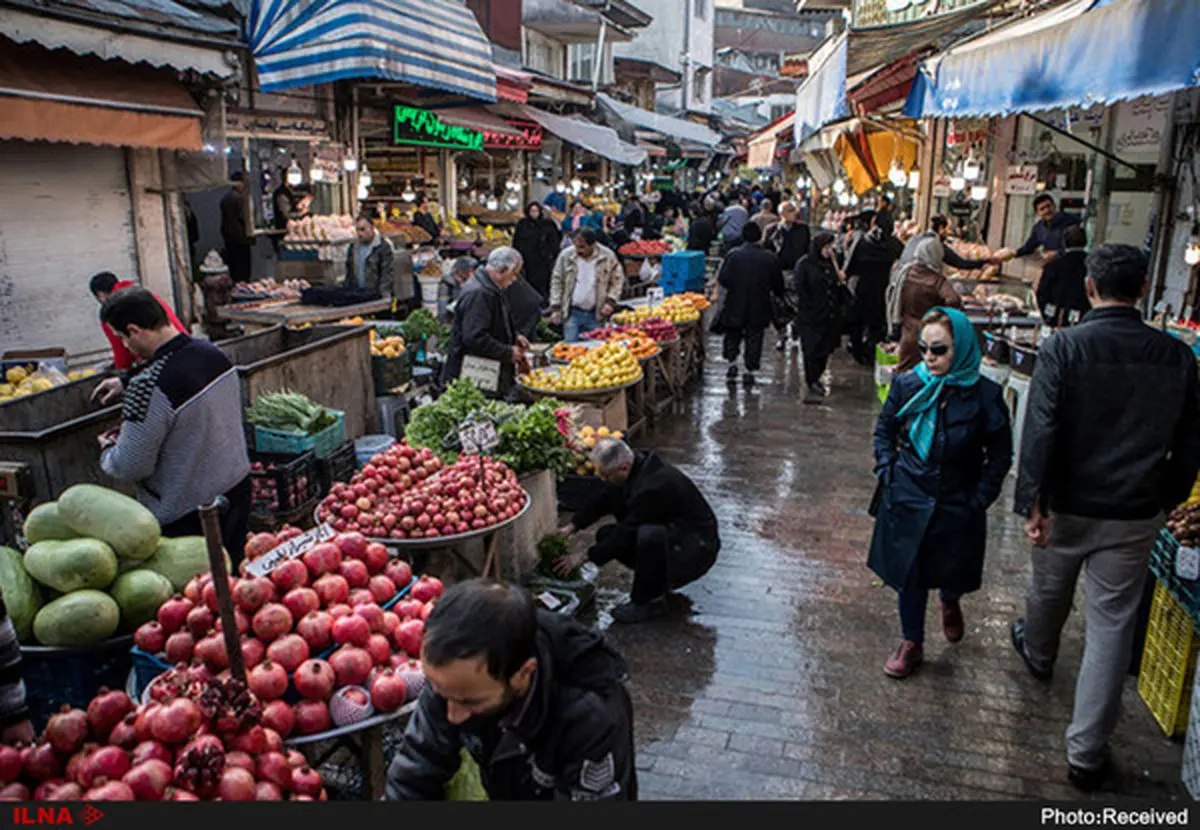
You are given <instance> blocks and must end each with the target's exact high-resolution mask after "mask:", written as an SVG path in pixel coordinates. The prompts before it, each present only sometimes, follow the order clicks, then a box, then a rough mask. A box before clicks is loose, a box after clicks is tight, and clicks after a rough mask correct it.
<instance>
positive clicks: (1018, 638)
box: [1008, 618, 1053, 683]
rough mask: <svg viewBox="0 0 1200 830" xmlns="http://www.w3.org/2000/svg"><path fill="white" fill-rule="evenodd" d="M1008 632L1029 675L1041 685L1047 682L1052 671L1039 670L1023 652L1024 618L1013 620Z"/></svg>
mask: <svg viewBox="0 0 1200 830" xmlns="http://www.w3.org/2000/svg"><path fill="white" fill-rule="evenodd" d="M1008 632H1009V634H1010V635H1011V637H1012V644H1013V648H1014V649H1016V652H1017V654H1019V655H1020V656H1021V660H1023V661H1024V663H1025V668H1027V669H1029V673H1030V674H1032V675H1033V676H1034V677H1035V678H1037V679H1038V680H1040V681H1042V682H1043V683H1046V682H1049V680H1050V678H1051V676H1052V674H1053V672H1052V670H1051V669H1039V668H1038V667H1037V666H1035V665H1034V664H1033V661H1032V660H1030V659H1029V655H1028V654H1027V653H1026V652H1025V620H1024V618H1018V619H1015V620H1013V621H1012V625H1010V626H1009V628H1008Z"/></svg>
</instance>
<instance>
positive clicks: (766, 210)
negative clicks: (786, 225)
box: [750, 199, 779, 236]
mask: <svg viewBox="0 0 1200 830" xmlns="http://www.w3.org/2000/svg"><path fill="white" fill-rule="evenodd" d="M750 221H751V222H753V223H754V224H756V225H758V227H759V230H761V231H762V232H763V235H764V236H765V235H766V233H767V231H768V230H770V229H771V226H772V225H775V224H778V222H779V214H777V213H776V212H775V205H774V203H772V202H771V200H770V199H763V200H762V204H761V205H760V206H759V209H758V213H756V214H754V215H753V216H751V217H750Z"/></svg>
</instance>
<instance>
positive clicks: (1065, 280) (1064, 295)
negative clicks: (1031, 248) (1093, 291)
mask: <svg viewBox="0 0 1200 830" xmlns="http://www.w3.org/2000/svg"><path fill="white" fill-rule="evenodd" d="M1063 245H1064V246H1065V250H1064V251H1063V253H1062V256H1060V257H1057V258H1055V259H1053V260H1051V261H1050V262H1047V263H1046V267H1044V268H1043V269H1042V278H1041V279H1040V280H1038V287H1037V300H1038V308H1039V309H1040V310H1041V312H1042V320H1043V321H1044V322H1045V323H1046V325H1048V326H1052V327H1054V328H1062V327H1064V326H1073V325H1075V324H1076V323H1078V322H1079V321H1080V320H1082V319H1083V315H1085V314H1087V312H1088V310H1089V309H1090V308H1091V304H1090V303H1089V302H1088V295H1087V231H1085V230H1084V229H1083V227H1082V226H1081V225H1072V226H1071V227H1069V228H1067V229H1066V230H1065V231H1063Z"/></svg>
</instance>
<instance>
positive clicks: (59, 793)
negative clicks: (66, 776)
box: [46, 781, 83, 801]
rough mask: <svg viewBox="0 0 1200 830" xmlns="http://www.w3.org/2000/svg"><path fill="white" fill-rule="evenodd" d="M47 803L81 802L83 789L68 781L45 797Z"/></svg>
mask: <svg viewBox="0 0 1200 830" xmlns="http://www.w3.org/2000/svg"><path fill="white" fill-rule="evenodd" d="M46 800H47V801H82V800H83V787H81V786H79V785H78V784H76V783H75V782H74V781H68V782H66V783H65V784H62V785H61V786H58V787H55V788H54V790H53V791H52V792H51V793H50V794H49V795H47V796H46Z"/></svg>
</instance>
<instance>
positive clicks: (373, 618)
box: [354, 603, 387, 645]
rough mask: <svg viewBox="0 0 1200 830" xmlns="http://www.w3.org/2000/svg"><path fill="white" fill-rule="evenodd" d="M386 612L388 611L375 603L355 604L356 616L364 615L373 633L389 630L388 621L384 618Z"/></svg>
mask: <svg viewBox="0 0 1200 830" xmlns="http://www.w3.org/2000/svg"><path fill="white" fill-rule="evenodd" d="M386 613H387V612H386V611H384V610H383V609H382V608H380V607H379V606H378V605H375V604H374V603H372V604H370V605H356V606H354V616H356V617H362V618H363V619H364V620H366V621H367V625H368V626H369V627H370V629H371V633H372V634H382V633H383V632H384V631H386V630H387V622H386V620H385V619H384V614H386ZM356 645H357V644H356Z"/></svg>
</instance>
